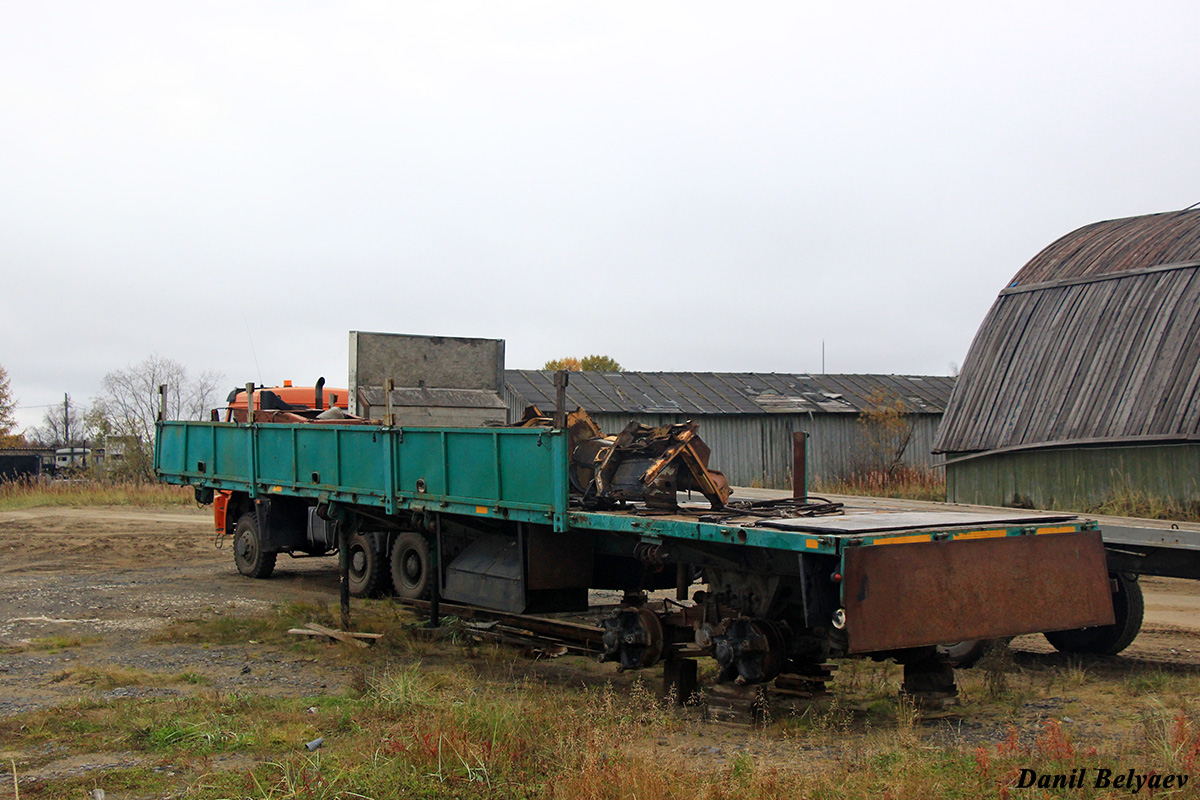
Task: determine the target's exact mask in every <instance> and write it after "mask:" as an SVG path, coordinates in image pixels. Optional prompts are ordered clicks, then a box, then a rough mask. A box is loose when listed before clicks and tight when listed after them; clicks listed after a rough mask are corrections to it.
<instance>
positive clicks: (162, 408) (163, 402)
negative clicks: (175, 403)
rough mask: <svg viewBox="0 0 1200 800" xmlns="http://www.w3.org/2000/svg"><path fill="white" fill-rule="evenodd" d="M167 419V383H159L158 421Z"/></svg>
mask: <svg viewBox="0 0 1200 800" xmlns="http://www.w3.org/2000/svg"><path fill="white" fill-rule="evenodd" d="M166 419H167V385H166V384H165V383H160V384H159V385H158V421H159V422H165V421H166Z"/></svg>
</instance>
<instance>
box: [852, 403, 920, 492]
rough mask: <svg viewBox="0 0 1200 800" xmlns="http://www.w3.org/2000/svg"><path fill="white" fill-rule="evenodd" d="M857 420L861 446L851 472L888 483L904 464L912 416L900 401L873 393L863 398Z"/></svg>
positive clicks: (911, 428)
mask: <svg viewBox="0 0 1200 800" xmlns="http://www.w3.org/2000/svg"><path fill="white" fill-rule="evenodd" d="M864 399H865V400H866V407H865V408H864V409H863V410H862V413H860V414H859V417H858V425H859V431H860V434H861V442H860V444H859V448H858V453H857V455H856V458H855V461H856V462H857V463H856V464H855V472H858V473H860V474H861V473H875V474H877V475H879V476H880V477H882V478H883V479H884V481H885V482H887V481H890V480H891V479H892V478H893V477H894V476H895V475H896V472H897V470H899V469H900V467H901V466H902V465H903V463H904V453H905V451H907V450H908V445H909V443H910V442H911V441H912V437H913V430H914V425H913V416H912V413H911V411H910V409H909V407H908V404H907V403H906V402H905V401H904V398H902V397H898V396H897V395H895V394H892V393H891V392H889V391H888V390H886V389H876V390H875V391H873V392H871V393H870V394H869V395H867V396H866V398H864Z"/></svg>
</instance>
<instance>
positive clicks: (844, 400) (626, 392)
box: [504, 369, 954, 489]
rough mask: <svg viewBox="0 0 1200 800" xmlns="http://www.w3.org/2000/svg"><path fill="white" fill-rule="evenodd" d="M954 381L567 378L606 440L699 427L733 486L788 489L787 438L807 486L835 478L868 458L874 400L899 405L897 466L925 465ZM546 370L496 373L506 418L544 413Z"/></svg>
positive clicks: (549, 397) (571, 393)
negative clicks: (902, 438) (633, 428)
mask: <svg viewBox="0 0 1200 800" xmlns="http://www.w3.org/2000/svg"><path fill="white" fill-rule="evenodd" d="M953 385H954V379H953V378H950V377H946V376H916V375H794V374H780V373H750V372H573V373H571V377H570V384H569V386H568V389H567V402H568V406H569V407H570V408H572V409H573V408H575V407H577V406H579V407H582V408H584V409H585V410H586V411H587V412H588V413H589V414H590V415H591V416H592V418H593V419H594V420H595V421H596V422H597V424H599V425H600V427H601V429H602V430H604V431H605V432H606V433H619V432H620V431H621V429H622V428H624V427H625V426H626V425H627V424H628V423H629V422H631V421H634V420H636V421H638V422H641V423H643V424H646V425H651V426H658V425H667V424H673V423H677V422H684V421H686V420H689V419H690V420H694V421H696V422H698V423H699V424H700V436H701V437H702V438H703V439H704V441H705V442H706V443H707V444H708V445H709V447H710V448H711V449H712V458H711V460H710V463H711V465H712V467H713V468H714V469H719V470H721V471H722V472H724V473H725V475H726V476H727V477H728V478H729V480H730V481H731V482H732V483H734V484H735V485H741V486H763V487H767V488H774V489H790V488H791V487H792V434H793V432H796V431H805V432H807V433H808V434H809V439H808V474H809V478H810V480H812V479H819V478H825V479H829V480H835V479H837V478H840V477H843V476H845V475H846V474H848V473H850V472H852V471H853V470H854V469H855V467H856V465H859V464H861V463H862V462H863V460H864V458H868V457H870V455H871V454H869V453H864V450H866V449H868V448H869V445H870V443H869V442H868V441H866V439H867V438H869V437H867V436H865V433H866V431H865V429H864V426H863V425H862V424H860V418H861V414H862V412H863V411H866V410H868V409H871V408H872V404H873V402H874V401H875V400H876V399H878V398H890V399H891V400H893V401H898V403H899V404H900V405H901V406H902V407H903V409H904V411H905V421H906V422H907V423H908V424H909V425H910V426H911V435H910V438H909V439H908V440H907V443H906V446H905V447H904V451H903V458H902V462H903V463H904V464H907V465H910V466H918V467H932V466H934V458H933V456H932V455H931V453H930V451H931V450H932V449H933V438H934V435H935V433H936V431H937V426H938V422H939V421H940V420H941V416H942V411H943V410H944V409H945V407H946V402H947V400H948V399H949V397H950V390H951V388H952V387H953ZM554 398H555V389H554V373H553V372H546V371H542V370H523V369H518V370H513V369H510V370H506V371H505V388H504V399H505V403H506V405H507V406H508V417H509V419H510V420H511V419H520V417H521V413H522V412H523V411H524V409H525V406H526V405H529V404H533V405H536V406H538V407H539V408H540V409H541V410H542V411H549V410H553V408H554Z"/></svg>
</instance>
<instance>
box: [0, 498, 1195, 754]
mask: <svg viewBox="0 0 1200 800" xmlns="http://www.w3.org/2000/svg"><path fill="white" fill-rule="evenodd" d="M215 544H216V542H215V540H214V536H213V532H212V527H211V521H210V516H209V513H208V511H207V510H200V509H195V510H185V509H181V510H172V511H147V510H137V509H125V508H111V509H58V508H49V509H33V510H27V511H10V512H0V717H3V716H8V715H12V714H16V713H19V712H22V711H27V710H33V709H39V708H46V707H52V706H56V705H60V704H64V703H68V702H71V701H73V700H75V699H77V698H80V697H84V696H86V697H97V698H106V697H167V696H172V695H182V694H184V693H185V692H187V691H188V689H189V687H187V686H184V685H180V686H179V687H178V688H170V687H162V686H153V687H142V686H120V687H118V688H112V689H106V688H103V686H94V685H87V684H83V685H81V684H80V683H79V682H76V681H66V680H62V679H61V676H62V675H63V674H64V673H67V672H69V671H70V670H71V669H72V668H77V667H79V666H84V665H86V666H105V667H114V668H122V669H130V670H145V671H148V672H155V673H195V674H198V675H201V676H203V677H204V683H205V686H206V687H207V688H208V689H209V690H213V689H215V690H216V691H219V692H241V693H267V694H278V695H289V696H310V695H317V694H320V693H323V692H337V691H340V690H341V689H343V688H344V687H345V686H346V685H347V683H348V682H349V681H350V680H351V679H352V678H351V675H350V674H349V672H348V671H347V670H346V669H345V668H343V667H339V666H338V665H337V664H336V663H331V661H330V660H326V659H317V658H314V657H311V656H306V655H304V654H303V651H301V652H300V653H298V652H296V651H294V650H287V649H284V648H280V647H276V646H272V645H269V644H266V643H260V642H254V641H250V640H247V641H245V642H243V643H239V644H232V645H230V644H206V643H198V642H184V643H180V642H176V641H170V640H167V641H162V640H155V638H154V634H155V632H157V631H159V630H160V629H162V628H164V627H165V626H167V625H169V624H171V623H172V622H175V621H177V620H181V619H188V618H197V617H202V616H209V617H210V616H212V615H217V614H230V615H242V614H249V613H253V612H257V611H265V610H268V609H270V607H271V606H272V605H273V604H278V603H285V602H291V601H296V602H304V603H313V604H330V605H336V602H337V568H336V561H335V560H334V559H329V558H323V559H288V558H286V557H281V558H280V560H279V565H278V568H277V570H276V574H275V577H274V578H272V579H271V580H267V581H255V580H248V579H246V578H243V577H242V576H240V575H239V574H238V573H237V570H236V569H235V567H234V564H233V557H232V553H230V551H229V550H228V549H227V547H228V545H227V543H226V547H225V549H218V548H217V547H216V546H215ZM1143 584H1144V587H1145V592H1146V601H1147V603H1146V606H1147V607H1146V622H1145V625H1144V626H1143V629H1142V633H1141V635H1139V637H1138V638H1137V640H1136V641H1135V642H1134V643H1133V645H1132V646H1131V647H1130V648H1129V649H1128V650H1126V651H1125V652H1124V653H1123V654H1121V656H1118V657H1113V658H1111V659H1107V660H1106V661H1105V660H1102V662H1103V663H1100V664H1098V665H1097V666H1098V667H1099V668H1098V669H1097V672H1098V673H1099V674H1103V673H1104V672H1105V666H1104V664H1105V663H1107V664H1108V665H1109V666H1110V667H1111V671H1112V673H1113V675H1114V679H1116V680H1120V675H1121V673H1122V671H1123V670H1127V669H1128V668H1129V667H1130V666H1132V665H1137V664H1148V665H1152V666H1154V665H1161V666H1163V667H1165V668H1182V669H1183V670H1184V671H1185V672H1189V673H1190V672H1192V671H1193V670H1196V671H1197V672H1200V582H1191V581H1180V580H1170V579H1160V578H1144V579H1143ZM73 640H82V641H84V642H86V643H87V646H86V647H73V646H61V647H56V646H55V645H54V642H56V641H64V642H70V641H73ZM31 642H33V643H38V645H39V646H37V647H31V646H30V643H31ZM1012 648H1013V651H1014V653H1013V655H1014V658H1015V659H1016V660H1017V663H1018V664H1019V663H1021V662H1022V660H1023V659H1024V660H1027V661H1028V660H1035V661H1036V660H1038V659H1043V660H1049V659H1054V658H1057V656H1052V655H1050V654H1052V653H1053V651H1052V648H1050V646H1049V645H1048V644H1047V643H1046V641H1045V640H1044V639H1043V638H1042V637H1040V636H1025V637H1020V638H1018V639H1017V640H1015V641H1014V642H1013V645H1012ZM960 728H961V725H960ZM737 735H738V734H736V733H734V734H727V735H726V738H728V737H729V736H734V737H736V736H737ZM722 746H723V745H722ZM738 746H741V745H738ZM702 749H706V751H712V752H714V753H718V757H724V756H720V753H721V752H722V751H721V750H720V748H719V747H714V746H710V745H706V747H705V748H702ZM0 757H4V758H8V757H9V756H8V755H6V750H5V743H4V742H0ZM85 760H86V759H85ZM94 761H95V759H93V760H92V762H89V763H87V764H86V766H84V765H83V764H82V763H81V765H80V767H79V768H80V769H84V768H87V769H96V768H102V767H105V766H107V767H108V768H112V767H113V766H119V765H117V764H114V765H105V764H97V763H93V762H94ZM71 769H72V767H71V765H70V764H67V763H56V764H55V766H54V769H53V770H52V771H51V772H52V773H53V774H54V775H59V776H61V775H63V774H68V773H70V771H71Z"/></svg>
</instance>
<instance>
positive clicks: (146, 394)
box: [89, 355, 224, 479]
mask: <svg viewBox="0 0 1200 800" xmlns="http://www.w3.org/2000/svg"><path fill="white" fill-rule="evenodd" d="M223 380H224V378H223V376H222V375H220V374H219V373H215V372H202V373H201V374H200V377H198V378H196V379H195V380H192V379H191V378H189V377H188V372H187V368H186V367H184V366H183V365H182V364H180V363H178V362H176V361H172V360H171V359H169V358H163V357H161V356H158V355H152V356H147V357H146V358H145V359H144V360H143V361H142V362H141V363H139V364H133V365H131V366H129V367H126V368H125V369H118V370H113V371H112V372H109V373H108V374H107V375H105V376H104V380H103V382H102V383H101V390H100V395H99V396H98V397H96V398H95V400H94V401H93V403H92V409H91V411H90V412H89V420H90V422H91V423H92V424H93V425H94V426H95V428H96V430H97V431H99V432H102V433H104V434H105V437H106V444H107V449H108V450H109V451H110V452H109V453H108V454H106V462H107V465H108V467H109V468H110V469H112V470H113V471H114V472H115V473H116V474H118V475H120V476H122V477H128V478H137V479H143V478H144V479H152V478H153V477H154V454H153V451H154V422H155V420H156V419H157V418H158V409H159V398H158V387H159V386H160V385H162V384H166V386H167V419H203V418H204V416H205V413H206V412H207V410H208V409H209V408H210V407H212V406H213V405H214V403H215V401H216V400H217V398H218V397H219V396H220V386H221V382H222V381H223ZM117 450H119V451H120V459H116V458H110V457H108V456H111V455H113V454H114V453H115V452H116V451H117Z"/></svg>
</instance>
